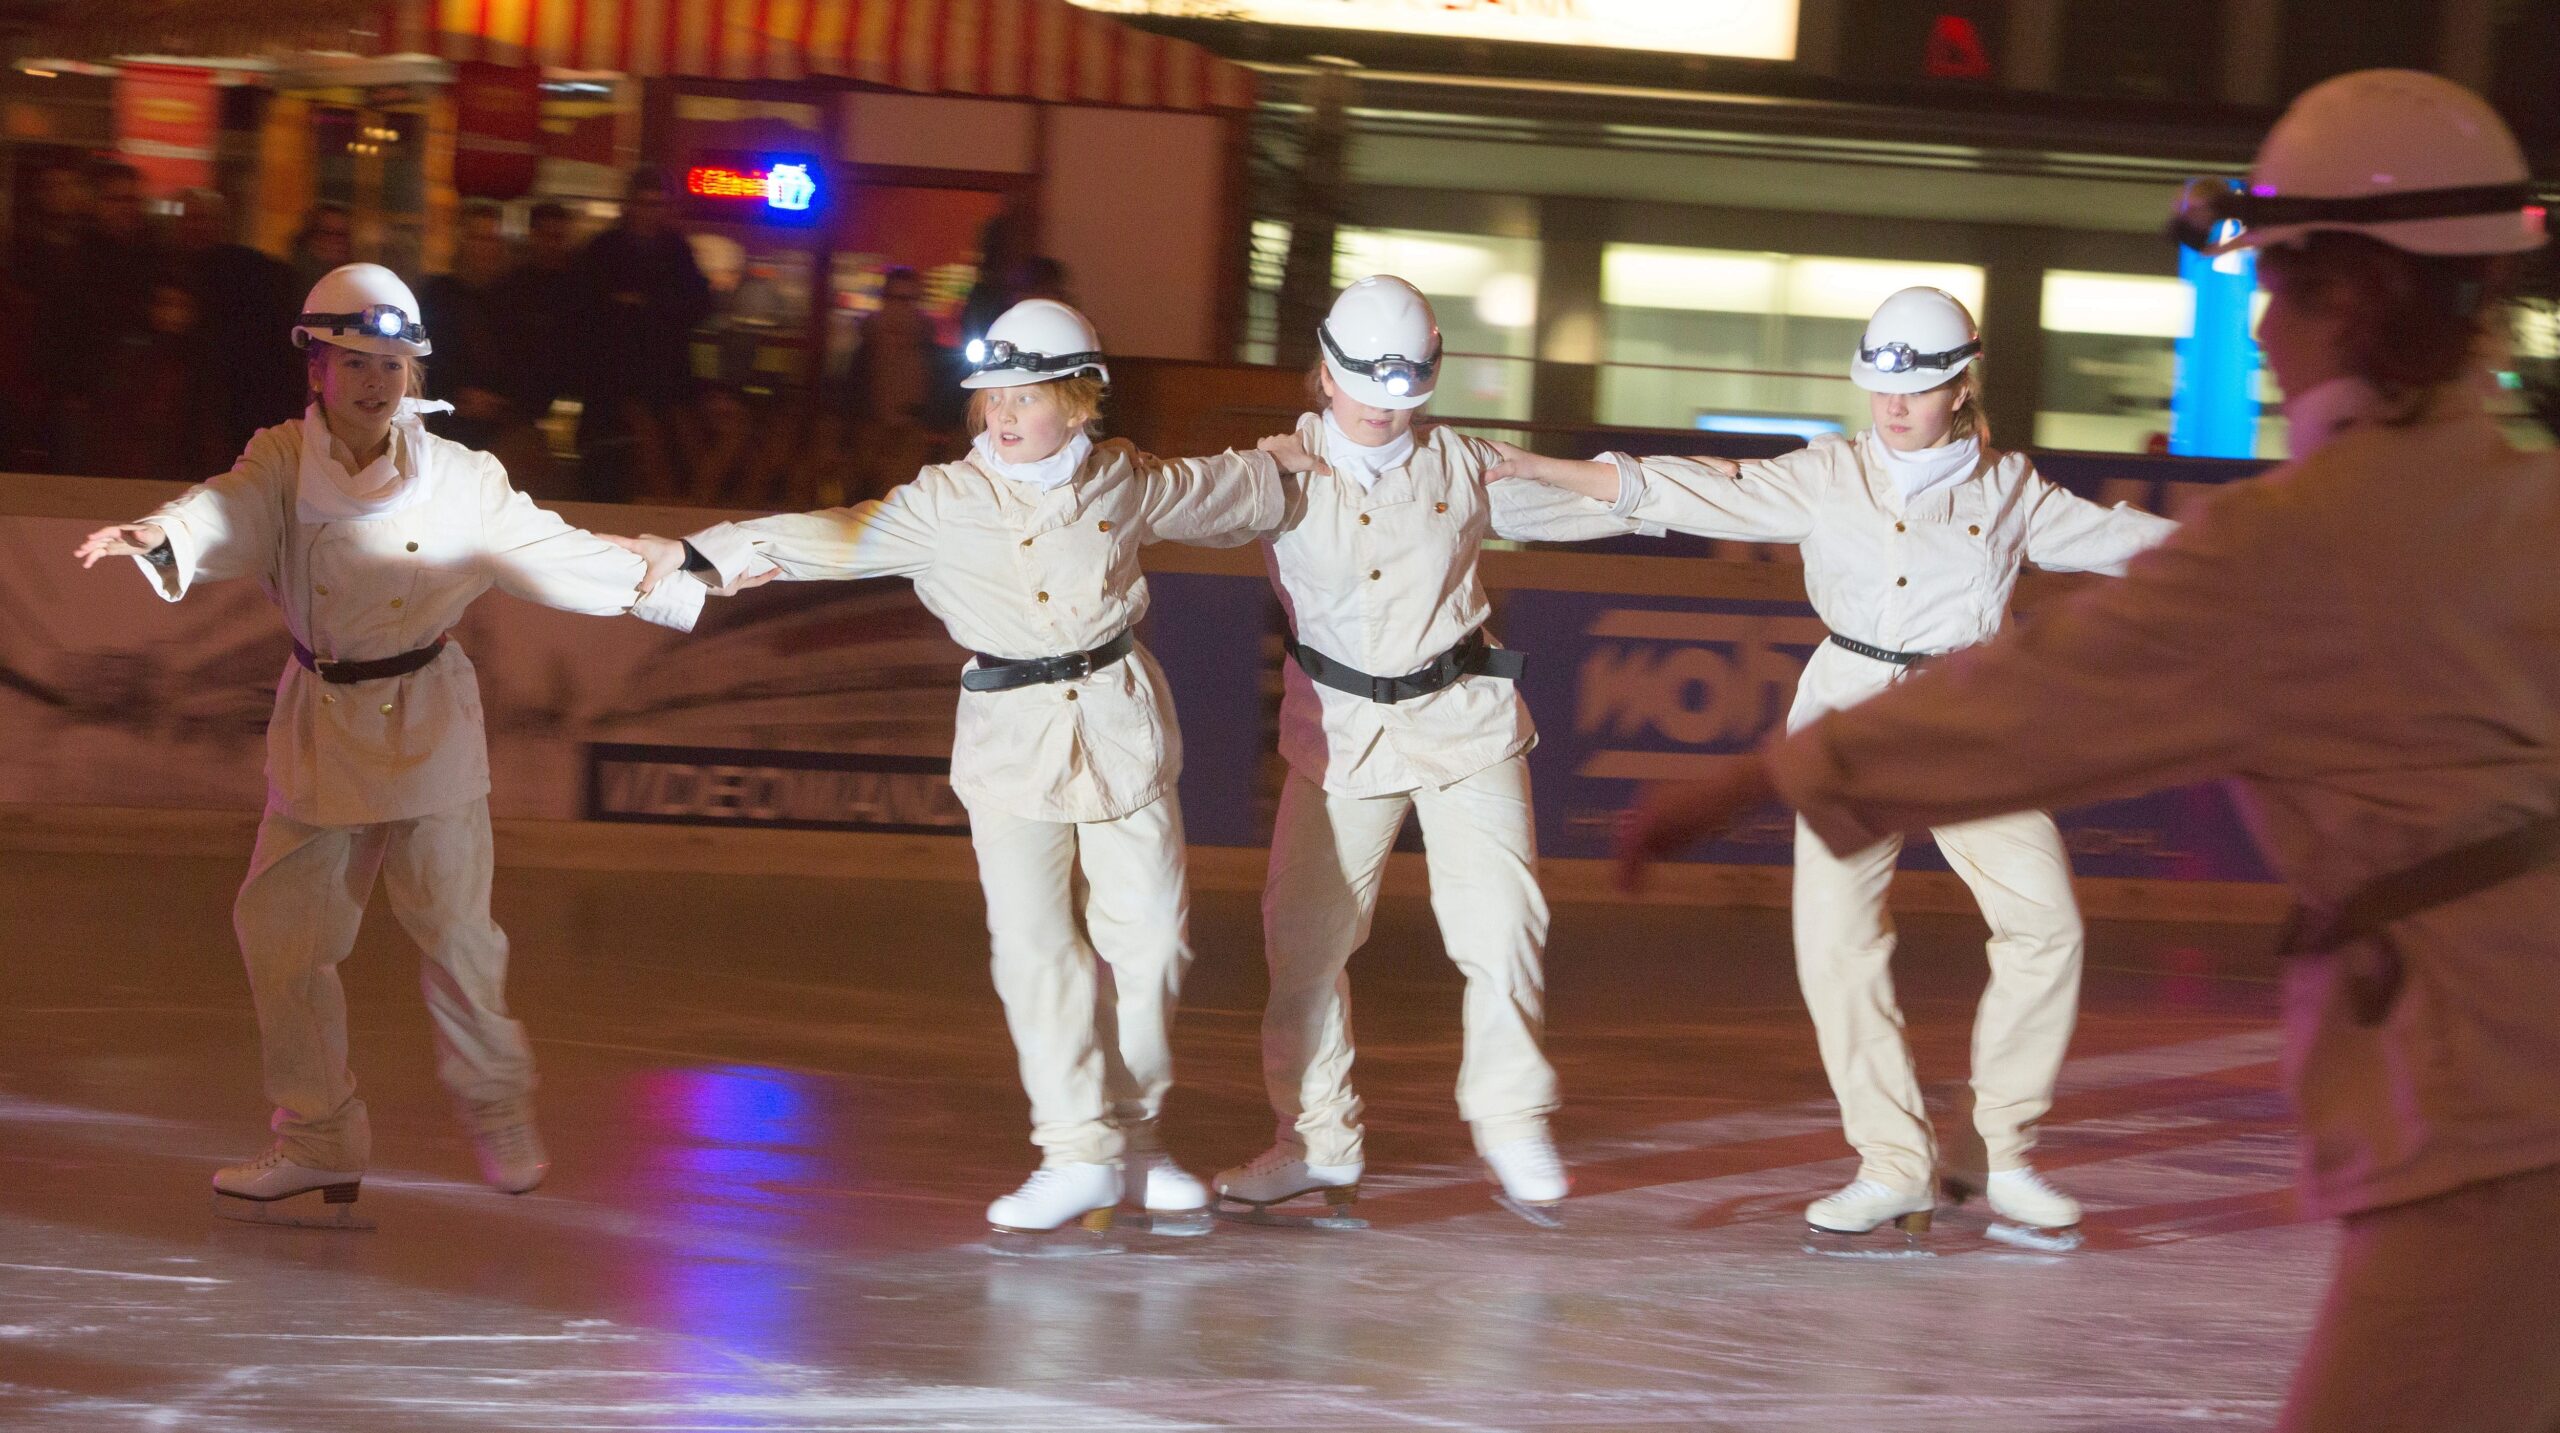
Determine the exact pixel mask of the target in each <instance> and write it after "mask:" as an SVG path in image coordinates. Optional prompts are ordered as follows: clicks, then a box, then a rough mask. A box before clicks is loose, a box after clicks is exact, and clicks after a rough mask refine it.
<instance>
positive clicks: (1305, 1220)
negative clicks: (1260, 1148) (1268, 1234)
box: [1215, 1186, 1369, 1231]
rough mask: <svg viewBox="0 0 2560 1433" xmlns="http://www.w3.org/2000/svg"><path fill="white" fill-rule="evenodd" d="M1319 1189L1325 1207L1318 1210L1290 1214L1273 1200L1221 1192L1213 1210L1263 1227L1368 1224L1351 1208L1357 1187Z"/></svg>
mask: <svg viewBox="0 0 2560 1433" xmlns="http://www.w3.org/2000/svg"><path fill="white" fill-rule="evenodd" d="M1309 1192H1310V1193H1312V1192H1314V1191H1309ZM1322 1192H1323V1194H1324V1208H1325V1212H1324V1213H1322V1214H1293V1213H1289V1212H1286V1211H1284V1210H1282V1209H1280V1208H1279V1207H1278V1203H1277V1202H1275V1203H1273V1204H1253V1203H1248V1202H1247V1201H1245V1200H1242V1199H1237V1198H1234V1197H1233V1196H1231V1195H1225V1194H1221V1195H1219V1196H1218V1198H1217V1203H1216V1206H1215V1212H1216V1214H1217V1217H1219V1218H1221V1219H1231V1220H1234V1221H1235V1222H1236V1223H1238V1224H1257V1225H1260V1226H1261V1227H1263V1228H1265V1229H1329V1230H1335V1231H1347V1230H1354V1229H1366V1228H1368V1227H1369V1221H1368V1220H1366V1219H1363V1218H1361V1217H1360V1216H1359V1215H1357V1214H1354V1213H1352V1212H1351V1211H1352V1210H1353V1209H1355V1208H1357V1207H1358V1204H1359V1199H1360V1191H1359V1188H1358V1187H1357V1186H1354V1187H1352V1188H1350V1189H1327V1190H1324V1191H1322ZM1289 1197H1290V1198H1291V1199H1299V1198H1303V1197H1305V1196H1304V1195H1297V1194H1293V1195H1291V1196H1289Z"/></svg>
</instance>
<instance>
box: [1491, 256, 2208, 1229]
mask: <svg viewBox="0 0 2560 1433" xmlns="http://www.w3.org/2000/svg"><path fill="white" fill-rule="evenodd" d="M1981 349H1982V344H1981V341H1980V339H1979V337H1978V336H1977V335H1976V333H1975V331H1974V325H1973V318H1972V315H1970V314H1968V313H1967V312H1966V311H1965V308H1964V305H1963V304H1961V303H1959V302H1958V301H1957V300H1956V299H1955V298H1954V297H1952V296H1951V295H1948V294H1946V293H1943V292H1941V291H1939V290H1937V289H1931V288H1915V289H1904V290H1903V291H1901V292H1900V293H1897V294H1895V295H1893V296H1892V297H1890V298H1888V299H1886V300H1885V301H1884V303H1883V304H1882V305H1881V306H1879V307H1878V308H1877V310H1876V312H1875V316H1874V317H1873V318H1872V319H1870V320H1869V321H1868V324H1867V327H1866V331H1865V333H1864V334H1863V336H1862V337H1861V338H1860V339H1859V345H1858V352H1857V355H1856V359H1855V361H1854V363H1853V364H1852V366H1851V369H1850V375H1851V377H1852V379H1853V380H1854V381H1855V382H1856V383H1857V384H1858V386H1859V387H1861V388H1864V389H1866V390H1867V393H1868V407H1869V411H1870V413H1871V414H1872V416H1873V418H1874V420H1875V421H1874V425H1873V426H1872V427H1870V428H1869V429H1867V430H1866V431H1865V432H1863V433H1861V434H1859V435H1858V436H1856V437H1854V438H1842V437H1836V436H1825V437H1822V438H1817V439H1815V440H1814V442H1813V443H1812V444H1811V445H1810V446H1808V447H1805V448H1800V449H1797V450H1796V451H1794V452H1791V453H1787V454H1784V455H1782V456H1780V457H1777V458H1772V459H1769V460H1767V461H1764V462H1750V463H1743V464H1740V465H1739V468H1738V470H1737V467H1736V465H1734V464H1731V463H1724V462H1720V461H1711V460H1697V459H1688V458H1646V459H1642V460H1637V459H1633V458H1629V457H1626V456H1624V455H1622V454H1609V455H1606V456H1605V457H1604V458H1603V459H1602V460H1600V461H1597V462H1589V463H1574V462H1566V461H1560V460H1556V459H1551V458H1541V457H1538V456H1535V455H1533V454H1529V453H1523V452H1519V451H1518V450H1516V449H1510V450H1507V452H1508V454H1509V462H1508V463H1507V465H1506V466H1505V468H1504V470H1503V471H1504V472H1505V473H1506V474H1509V475H1513V476H1517V477H1524V478H1535V479H1538V480H1540V481H1543V482H1549V483H1556V484H1559V485H1562V486H1564V487H1566V488H1568V489H1569V490H1571V491H1574V492H1579V493H1584V494H1587V495H1590V496H1593V497H1596V498H1599V499H1602V500H1606V501H1610V502H1614V503H1618V504H1620V505H1622V506H1624V507H1625V508H1626V510H1627V511H1629V512H1631V513H1632V514H1633V515H1634V516H1635V517H1636V518H1637V519H1639V520H1641V521H1643V522H1646V523H1648V524H1659V525H1661V526H1663V527H1667V528H1670V529H1672V530H1673V531H1677V532H1687V533H1695V534H1699V535H1702V536H1707V537H1716V538H1726V539H1732V540H1737V541H1749V542H1791V543H1795V544H1797V545H1799V546H1800V547H1801V548H1802V549H1803V553H1804V579H1805V589H1806V593H1807V595H1808V596H1809V597H1810V598H1811V600H1812V603H1813V607H1814V610H1815V611H1816V612H1818V613H1819V614H1821V617H1822V620H1823V623H1824V625H1825V626H1827V627H1829V628H1830V629H1831V638H1830V640H1829V641H1827V642H1825V643H1824V644H1823V645H1822V646H1821V647H1819V648H1817V649H1816V650H1815V652H1814V654H1813V658H1812V660H1811V661H1810V662H1808V663H1807V664H1806V665H1805V671H1804V678H1803V680H1802V682H1801V683H1799V684H1798V686H1797V688H1796V698H1795V705H1794V707H1793V709H1792V710H1791V711H1790V712H1789V713H1788V716H1787V725H1788V727H1789V728H1790V729H1795V728H1799V727H1803V726H1805V725H1807V724H1808V723H1810V722H1813V721H1815V720H1816V719H1818V718H1820V717H1821V716H1822V715H1823V714H1824V713H1826V712H1831V711H1837V710H1839V709H1841V708H1843V707H1849V706H1854V705H1856V704H1857V703H1859V702H1862V701H1865V700H1867V699H1868V698H1870V697H1872V696H1874V695H1876V694H1877V693H1879V692H1882V691H1884V690H1885V689H1887V688H1888V687H1890V686H1892V685H1893V684H1894V683H1896V682H1898V681H1901V680H1902V679H1904V678H1906V677H1908V676H1910V675H1911V674H1912V673H1913V672H1914V671H1915V670H1917V669H1918V668H1919V666H1920V665H1921V664H1922V663H1923V662H1925V661H1927V660H1929V659H1931V658H1935V657H1941V656H1944V655H1945V654H1947V653H1949V652H1953V651H1956V650H1958V649H1960V648H1965V647H1971V646H1974V645H1977V644H1979V643H1982V642H1985V641H1988V640H1990V638H1991V637H1992V635H1993V634H1994V633H1996V632H1998V631H1999V630H2000V626H2001V623H2002V621H2003V619H2004V618H2005V617H2006V616H2007V613H2008V609H2009V595H2010V591H2011V589H2012V588H2014V587H2015V586H2016V585H2017V580H2018V573H2019V571H2020V569H2021V568H2023V567H2025V566H2027V565H2028V564H2033V565H2035V566H2037V567H2041V568H2047V569H2051V570H2057V571H2066V572H2107V573H2120V572H2122V571H2123V570H2124V565H2125V563H2126V562H2127V561H2129V560H2131V559H2132V558H2133V557H2134V556H2135V555H2136V554H2137V553H2140V552H2141V551H2143V550H2144V549H2146V548H2148V547H2151V546H2152V545H2153V544H2155V543H2158V542H2159V541H2160V540H2161V539H2162V538H2164V537H2166V536H2167V535H2168V534H2169V533H2170V532H2171V531H2172V530H2173V526H2174V525H2173V524H2171V523H2170V522H2169V521H2168V520H2167V519H2164V518H2159V517H2154V516H2152V515H2151V514H2149V513H2145V512H2142V511H2140V510H2138V509H2135V508H2130V507H2123V506H2118V507H2113V508H2107V507H2100V506H2098V505H2097V504H2095V503H2091V502H2088V501H2086V500H2084V499H2082V498H2079V497H2077V496H2074V495H2073V494H2071V493H2069V492H2067V491H2065V490H2063V489H2062V488H2059V487H2056V486H2055V485H2053V484H2052V483H2049V482H2047V481H2045V480H2044V479H2043V478H2042V477H2039V476H2038V475H2037V473H2036V471H2035V465H2034V464H2033V463H2031V462H2029V461H2028V460H2027V458H2026V457H2025V455H2023V454H2019V453H2003V452H1999V451H1996V450H1994V449H1993V448H1991V447H1990V445H1989V439H1990V432H1989V428H1988V425H1987V424H1986V422H1985V421H1984V418H1983V415H1982V377H1981V375H1982V369H1981V366H1980V364H1979V362H1978V361H1977V360H1978V358H1979V355H1980V353H1981ZM1933 834H1934V835H1935V836H1936V838H1937V842H1938V849H1939V850H1940V851H1941V852H1943V853H1944V854H1945V855H1946V858H1947V861H1948V863H1949V864H1950V865H1952V866H1954V867H1955V870H1956V874H1957V875H1959V876H1961V877H1963V878H1964V882H1965V884H1966V885H1967V886H1969V887H1971V888H1972V890H1973V894H1974V899H1975V900H1977V901H1979V902H1980V903H1981V905H1982V914H1983V918H1984V919H1985V920H1987V921H1988V922H1989V923H1990V926H1991V943H1990V948H1989V955H1990V961H1991V981H1990V985H1989V987H1988V988H1987V989H1985V991H1984V992H1983V997H1982V1005H1981V1008H1980V1010H1979V1011H1978V1012H1977V1014H1976V1016H1975V1021H1974V1038H1973V1121H1974V1128H1975V1130H1976V1132H1977V1133H1978V1134H1979V1135H1980V1137H1981V1140H1982V1146H1983V1153H1984V1155H1986V1156H1987V1160H1986V1161H1985V1162H1986V1163H1987V1165H1988V1169H1987V1171H1986V1170H1985V1169H1981V1168H1957V1169H1950V1170H1949V1171H1947V1173H1946V1176H1945V1183H1946V1184H1947V1185H1948V1186H1949V1187H1950V1189H1951V1191H1952V1192H1954V1193H1955V1194H1956V1195H1957V1197H1960V1198H1961V1197H1963V1196H1964V1195H1965V1194H1966V1193H1968V1192H1970V1191H1971V1190H1973V1189H1975V1188H1986V1189H1987V1190H1988V1193H1989V1197H1990V1202H1991V1205H1992V1209H1993V1211H1994V1212H1995V1213H1996V1214H1997V1215H1999V1216H2000V1217H2001V1218H2002V1219H2004V1220H2008V1221H2012V1222H2014V1223H2015V1224H2018V1225H2025V1226H2028V1227H2029V1228H2030V1229H2032V1230H2043V1231H2059V1230H2067V1229H2069V1228H2070V1227H2072V1226H2073V1225H2076V1224H2078V1223H2079V1221H2080V1209H2079V1205H2078V1204H2077V1203H2076V1202H2075V1201H2074V1200H2073V1199H2072V1198H2071V1197H2070V1196H2069V1195H2067V1194H2064V1193H2063V1192H2062V1191H2060V1190H2058V1189H2055V1188H2054V1187H2053V1186H2052V1185H2051V1184H2050V1183H2048V1182H2046V1181H2045V1179H2044V1178H2043V1177H2042V1176H2041V1175H2039V1174H2037V1173H2036V1172H2035V1169H2034V1166H2033V1163H2032V1162H2031V1160H2030V1158H2029V1155H2030V1152H2031V1151H2032V1150H2033V1149H2034V1147H2035V1125H2036V1122H2037V1121H2038V1120H2040V1119H2042V1118H2043V1117H2044V1114H2045V1112H2046V1110H2047V1109H2048V1108H2049V1107H2050V1106H2051V1105H2052V1103H2053V1087H2054V1081H2055V1079H2056V1077H2057V1076H2058V1075H2059V1074H2060V1072H2061V1069H2062V1057H2063V1050H2064V1047H2065V1046H2066V1045H2068V1044H2069V1043H2070V1039H2071V1027H2072V1023H2073V1021H2074V1019H2075V1017H2076V1015H2077V1012H2078V1006H2079V988H2080V957H2081V943H2082V938H2081V924H2080V910H2079V906H2078V904H2077V902H2075V901H2074V900H2073V898H2072V894H2071V865H2070V861H2069V859H2068V858H2067V856H2066V855H2065V853H2064V851H2063V848H2062V837H2061V833H2060V832H2059V831H2057V830H2056V829H2055V827H2054V824H2053V820H2052V818H2050V817H2048V816H2046V815H2044V814H2043V813H2041V812H2035V811H2027V812H2018V813H2013V814H2005V815H1997V816H1992V817H1989V818H1986V819H1984V820H1979V821H1969V822H1961V823H1950V824H1947V825H1942V826H1939V827H1937V828H1936V829H1935V830H1934V832H1933ZM1901 849H1902V842H1901V839H1900V838H1899V837H1898V836H1897V837H1895V838H1893V839H1891V840H1887V841H1881V842H1878V843H1876V844H1875V845H1872V846H1869V847H1867V848H1865V849H1863V850H1860V851H1858V852H1856V853H1854V854H1851V855H1845V856H1844V855H1835V854H1833V852H1832V851H1831V849H1830V848H1829V847H1827V846H1825V845H1823V843H1822V842H1821V841H1820V840H1819V839H1817V838H1816V837H1815V836H1814V834H1813V832H1812V830H1811V828H1809V827H1807V826H1806V825H1805V824H1804V823H1803V822H1801V821H1799V822H1798V823H1797V826H1796V845H1795V899H1794V910H1795V942H1796V970H1797V974H1798V977H1799V979H1800V982H1801V984H1802V986H1803V989H1804V997H1805V1004H1806V1006H1807V1007H1808V1008H1810V1009H1811V1011H1812V1012H1813V1021H1814V1029H1815V1033H1816V1035H1817V1036H1818V1038H1819V1041H1820V1044H1821V1048H1822V1063H1823V1068H1824V1070H1825V1071H1826V1072H1827V1073H1828V1074H1829V1075H1830V1077H1831V1088H1832V1091H1833V1093H1834V1094H1835V1095H1837V1096H1838V1098H1839V1101H1840V1115H1841V1123H1842V1125H1843V1127H1844V1129H1845V1132H1846V1133H1847V1135H1848V1138H1849V1143H1850V1144H1851V1145H1853V1146H1855V1147H1856V1149H1857V1151H1858V1155H1859V1159H1860V1167H1859V1170H1858V1177H1857V1178H1856V1180H1854V1181H1853V1182H1852V1183H1850V1184H1849V1185H1848V1187H1846V1188H1844V1189H1842V1190H1840V1191H1839V1192H1838V1193H1835V1194H1832V1195H1830V1196H1828V1197H1826V1198H1824V1199H1820V1200H1817V1201H1815V1202H1814V1204H1813V1205H1812V1207H1810V1208H1808V1209H1807V1210H1806V1211H1805V1218H1806V1220H1807V1221H1808V1222H1809V1223H1811V1224H1812V1225H1813V1227H1814V1228H1815V1229H1817V1230H1821V1231H1827V1232H1830V1233H1840V1234H1862V1233H1865V1232H1867V1231H1868V1230H1871V1229H1874V1228H1875V1227H1876V1226H1878V1225H1879V1224H1882V1223H1885V1222H1886V1221H1888V1220H1899V1221H1902V1222H1903V1227H1904V1228H1905V1229H1906V1230H1909V1231H1911V1232H1915V1233H1916V1232H1919V1231H1921V1230H1925V1229H1926V1228H1927V1227H1928V1218H1929V1211H1930V1210H1931V1209H1932V1207H1933V1206H1934V1205H1935V1203H1936V1193H1937V1188H1938V1185H1939V1178H1938V1164H1939V1161H1938V1154H1937V1149H1936V1143H1935V1140H1934V1138H1933V1135H1932V1131H1931V1129H1930V1125H1929V1118H1928V1112H1927V1110H1926V1109H1925V1107H1924V1106H1923V1104H1922V1102H1921V1095H1920V1082H1919V1078H1918V1076H1917V1074H1916V1073H1915V1071H1914V1070H1913V1068H1912V1062H1911V1051H1910V1047H1909V1046H1908V1045H1907V1044H1906V1043H1905V1042H1904V1040H1903V1035H1902V1012H1901V1009H1900V1008H1899V1007H1898V1006H1897V1005H1896V1004H1895V1003H1894V998H1893V978H1892V973H1891V969H1890V966H1891V963H1892V959H1893V949H1894V930H1893V921H1892V917H1891V916H1890V915H1889V914H1888V913H1887V911H1886V909H1885V891H1886V887H1887V886H1888V885H1890V884H1891V882H1892V880H1893V868H1894V858H1895V857H1896V856H1897V855H1899V854H1900V852H1901ZM1968 1163H1969V1161H1968ZM1986 1176H1987V1177H1986ZM2048 1237H2050V1236H2048Z"/></svg>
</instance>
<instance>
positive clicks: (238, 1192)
mask: <svg viewBox="0 0 2560 1433" xmlns="http://www.w3.org/2000/svg"><path fill="white" fill-rule="evenodd" d="M363 1183H364V1171H363V1170H360V1169H313V1168H311V1167H309V1166H308V1165H301V1164H296V1163H294V1162H293V1161H292V1160H290V1159H288V1158H286V1157H285V1152H284V1146H282V1145H278V1146H276V1147H275V1148H273V1149H270V1150H268V1151H267V1152H266V1153H265V1154H262V1155H260V1156H258V1157H257V1158H256V1159H253V1160H250V1161H248V1162H247V1163H245V1164H235V1165H231V1166H229V1167H227V1168H224V1169H221V1170H219V1171H216V1172H215V1174H214V1176H213V1212H214V1213H216V1214H219V1215H221V1216H222V1217H223V1218H225V1219H237V1220H239V1221H240V1222H241V1223H243V1224H276V1225H282V1226H286V1227H290V1228H296V1229H371V1228H372V1227H373V1221H372V1220H370V1219H367V1218H365V1217H364V1216H362V1215H360V1214H358V1213H356V1193H357V1190H358V1189H359V1188H360V1187H361V1186H362V1184H363ZM306 1194H317V1195H319V1196H320V1198H319V1201H318V1202H317V1203H316V1204H315V1203H314V1202H313V1201H311V1200H308V1199H305V1198H303V1197H302V1196H304V1195H306Z"/></svg>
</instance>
